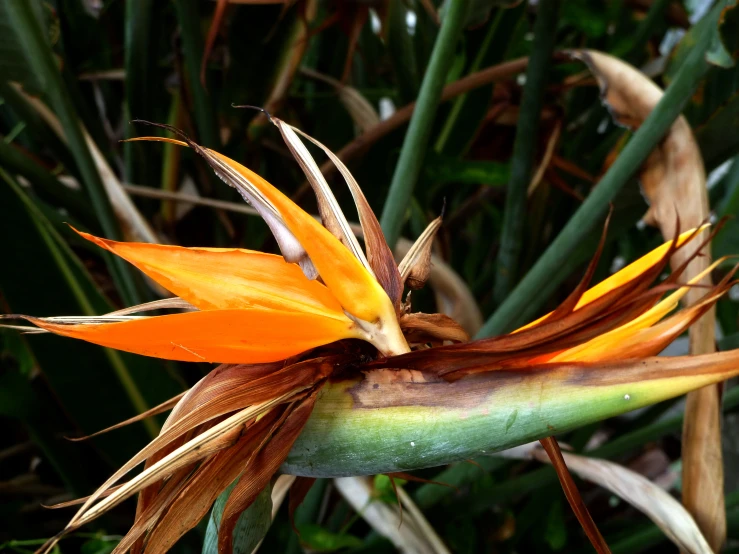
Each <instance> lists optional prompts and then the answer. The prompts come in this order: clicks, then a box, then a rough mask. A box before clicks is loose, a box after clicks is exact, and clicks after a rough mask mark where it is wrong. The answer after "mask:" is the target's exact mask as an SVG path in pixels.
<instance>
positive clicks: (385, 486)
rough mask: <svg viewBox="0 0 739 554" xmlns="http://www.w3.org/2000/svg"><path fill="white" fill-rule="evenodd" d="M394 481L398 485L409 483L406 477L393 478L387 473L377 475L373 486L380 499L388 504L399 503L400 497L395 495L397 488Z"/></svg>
mask: <svg viewBox="0 0 739 554" xmlns="http://www.w3.org/2000/svg"><path fill="white" fill-rule="evenodd" d="M393 481H395V486H396V487H402V486H403V485H405V484H406V483H407V481H406V480H405V479H398V478H394V479H392V480H391V478H390V477H388V476H387V475H382V474H381V475H375V479H374V483H373V487H374V489H375V494H376V495H377V499H378V500H380V501H382V502H385V503H386V504H393V505H395V504H397V503H398V497H397V496H396V495H395V489H394V488H393Z"/></svg>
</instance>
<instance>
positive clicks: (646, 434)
mask: <svg viewBox="0 0 739 554" xmlns="http://www.w3.org/2000/svg"><path fill="white" fill-rule="evenodd" d="M737 406H739V387H733V388H731V389H729V391H728V392H727V393H726V396H724V399H723V404H722V405H721V408H722V410H723V411H724V412H728V411H730V410H732V409H734V408H736V407H737ZM684 420H685V414H680V415H678V416H675V417H672V418H670V419H666V420H663V421H657V422H655V423H652V424H650V425H647V426H645V427H642V428H640V429H636V430H634V431H631V432H630V433H625V434H623V435H621V436H620V437H617V438H616V439H614V440H612V441H609V442H607V443H606V444H604V445H603V446H600V447H598V448H594V449H593V450H590V451H588V452H581V454H582V455H584V456H592V457H595V458H606V459H612V458H616V457H618V456H621V455H623V454H625V453H627V452H629V451H630V450H631V449H633V448H637V447H639V446H642V445H644V444H646V443H648V442H651V441H655V440H657V439H659V438H660V437H663V436H665V435H667V434H668V433H675V432H678V431H679V430H680V429H682V426H683V421H684ZM492 459H499V458H492ZM481 460H485V458H478V459H477V460H476V461H477V462H480V461H481ZM488 460H490V458H488ZM487 464H490V462H489V461H488V462H485V463H483V467H487ZM465 469H466V468H464V464H457V465H455V466H453V467H452V468H450V469H449V470H447V471H448V472H449V473H447V472H442V473H441V474H439V475H437V476H435V477H433V480H434V481H440V482H442V483H451V484H453V485H455V486H457V487H463V486H464V485H466V484H467V483H468V482H470V481H472V479H465V477H466V476H467V475H468V474H467V472H466V471H465ZM477 475H479V473H478V474H477ZM556 481H557V474H556V473H555V472H554V471H553V470H552V468H551V467H548V466H545V467H539V468H537V469H535V470H533V471H529V472H527V473H525V474H523V475H520V476H517V477H513V478H511V479H508V480H506V481H504V482H503V483H501V484H500V485H496V486H495V487H493V488H492V489H490V490H486V491H485V495H484V496H482V497H476V498H475V499H470V498H468V499H466V500H465V505H466V506H468V507H469V512H470V514H476V513H479V512H481V511H483V510H486V509H488V508H489V507H490V506H492V505H494V504H497V503H499V502H501V501H503V500H505V499H506V498H511V497H513V496H518V495H521V494H525V493H527V492H530V491H532V490H534V489H536V488H540V487H543V486H546V485H547V484H550V483H556ZM437 487H438V485H437ZM420 490H421V489H419V492H420ZM445 492H446V491H443V492H441V493H440V494H439V493H437V494H435V495H434V496H433V497H431V499H432V501H431V503H429V504H428V505H424V508H429V507H431V506H433V504H435V503H436V502H438V501H439V500H440V499H443V498H444V497H445V496H447V495H445V494H444V493H445ZM452 492H453V491H452ZM427 494H429V493H428V492H426V491H424V496H423V497H422V498H424V499H425V498H426V497H425V495H427Z"/></svg>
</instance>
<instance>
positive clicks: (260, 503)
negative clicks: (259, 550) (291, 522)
mask: <svg viewBox="0 0 739 554" xmlns="http://www.w3.org/2000/svg"><path fill="white" fill-rule="evenodd" d="M237 482H238V480H236V481H234V482H233V483H231V485H229V487H228V488H227V489H226V490H225V491H223V492H222V493H221V494H220V495H219V496H218V498H217V499H216V501H215V503H214V504H213V509H212V510H211V512H210V515H209V516H208V529H207V531H206V532H205V540H204V541H203V554H218V528H219V526H220V525H221V516H222V515H223V508H225V507H226V501H227V500H228V495H229V494H231V491H232V490H233V488H234V487H235V486H236V483H237ZM271 524H272V488H271V487H269V486H268V487H265V488H264V490H263V491H262V492H260V493H259V495H258V496H257V498H256V499H255V500H254V502H253V503H252V505H251V506H249V507H248V508H247V509H246V510H244V512H243V513H242V514H241V515H240V516H239V519H238V521H237V522H236V527H235V528H234V535H233V539H234V541H233V554H251V553H252V551H253V550H254V549H255V548H256V547H257V545H258V544H259V543H260V542H261V541H262V539H263V538H264V535H266V534H267V530H268V529H269V526H270V525H271Z"/></svg>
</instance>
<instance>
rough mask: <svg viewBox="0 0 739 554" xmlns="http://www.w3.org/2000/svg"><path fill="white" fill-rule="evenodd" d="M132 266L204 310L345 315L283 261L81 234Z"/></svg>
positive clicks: (325, 292)
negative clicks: (265, 309)
mask: <svg viewBox="0 0 739 554" xmlns="http://www.w3.org/2000/svg"><path fill="white" fill-rule="evenodd" d="M77 233H79V234H80V235H81V236H82V237H84V238H86V239H87V240H89V241H91V242H94V243H95V244H97V245H98V246H100V247H102V248H105V249H106V250H109V251H110V252H112V253H114V254H116V255H118V256H120V257H121V258H123V259H125V260H127V261H129V262H131V263H132V264H133V265H135V266H136V267H137V268H139V269H140V270H141V271H143V272H144V273H146V274H147V275H148V276H149V277H151V278H152V279H153V280H154V281H156V282H157V283H159V284H160V285H162V286H163V287H164V288H166V289H167V290H169V291H171V292H173V293H174V294H176V295H177V296H179V297H181V298H183V299H184V300H187V301H188V302H190V303H191V304H192V305H194V306H196V307H198V308H200V309H201V310H231V309H240V308H252V307H263V308H271V309H277V310H287V311H297V312H306V313H315V314H327V313H328V312H331V313H338V314H341V313H342V311H341V305H340V304H339V303H338V302H337V300H336V299H335V298H334V297H333V296H332V295H331V293H330V292H329V290H328V289H327V288H326V287H325V286H324V285H322V284H321V283H319V282H317V281H311V280H309V279H307V278H306V277H305V275H303V272H302V271H300V268H299V267H298V266H297V265H295V264H289V263H287V262H285V260H284V259H283V258H282V257H281V256H275V255H273V254H264V253H262V252H255V251H252V250H243V249H238V248H183V247H181V246H166V245H162V244H148V243H138V242H116V241H112V240H107V239H102V238H98V237H95V236H93V235H90V234H88V233H82V232H80V231H77Z"/></svg>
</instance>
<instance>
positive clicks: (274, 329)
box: [25, 309, 358, 364]
mask: <svg viewBox="0 0 739 554" xmlns="http://www.w3.org/2000/svg"><path fill="white" fill-rule="evenodd" d="M25 319H27V320H28V321H30V322H31V323H33V324H35V325H37V326H39V327H41V328H42V329H46V330H47V331H50V332H52V333H56V334H57V335H63V336H66V337H72V338H77V339H82V340H85V341H87V342H92V343H94V344H99V345H101V346H107V347H109V348H115V349H118V350H124V351H126V352H133V353H134V354H141V355H143V356H153V357H156V358H164V359H167V360H179V361H184V362H214V363H230V364H236V363H260V362H272V361H277V360H283V359H285V358H288V357H290V356H293V355H295V354H299V353H300V352H304V351H306V350H309V349H311V348H315V347H316V346H321V345H323V344H328V343H330V342H334V341H337V340H340V339H345V338H358V336H357V332H356V331H355V330H354V328H353V324H352V322H351V321H350V320H349V319H348V318H347V317H346V316H343V315H341V316H338V315H337V317H335V318H334V317H327V316H323V315H316V314H308V313H297V312H286V311H278V310H263V309H252V310H209V311H202V312H189V313H182V314H173V315H163V316H156V317H142V318H139V319H132V320H129V321H122V322H116V323H82V324H64V323H59V322H58V321H54V320H53V319H41V318H34V317H26V318H25Z"/></svg>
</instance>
